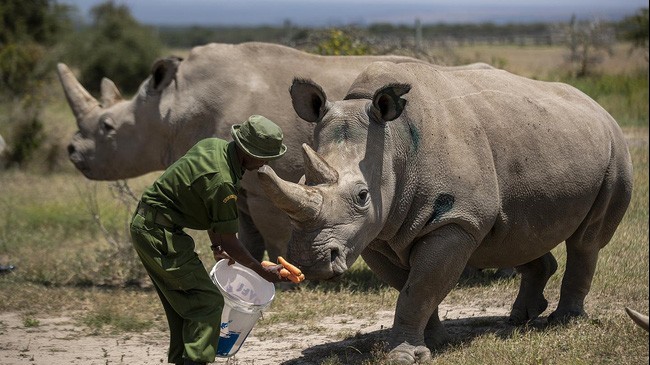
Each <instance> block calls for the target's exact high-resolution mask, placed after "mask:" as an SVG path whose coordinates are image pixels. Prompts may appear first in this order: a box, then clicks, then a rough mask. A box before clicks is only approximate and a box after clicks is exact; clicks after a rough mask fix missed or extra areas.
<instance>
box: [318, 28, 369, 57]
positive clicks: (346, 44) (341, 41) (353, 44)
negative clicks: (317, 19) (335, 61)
mask: <svg viewBox="0 0 650 365" xmlns="http://www.w3.org/2000/svg"><path fill="white" fill-rule="evenodd" d="M316 53H318V54H321V55H326V56H343V55H352V56H358V55H365V54H369V53H370V47H369V46H368V45H367V44H365V43H364V42H361V41H360V40H358V39H355V38H354V37H353V36H351V35H349V34H348V33H346V32H344V31H342V30H340V29H330V30H329V31H328V36H327V37H326V38H325V39H324V40H322V41H321V42H320V43H318V45H317V46H316Z"/></svg>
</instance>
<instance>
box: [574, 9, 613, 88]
mask: <svg viewBox="0 0 650 365" xmlns="http://www.w3.org/2000/svg"><path fill="white" fill-rule="evenodd" d="M565 34H566V45H567V47H569V51H570V53H569V56H568V57H567V60H568V61H569V62H570V63H571V64H573V65H575V69H574V70H573V72H574V74H575V76H577V77H582V76H586V75H588V74H589V73H590V72H591V68H592V66H593V65H595V64H598V63H600V62H602V60H603V57H602V55H603V52H606V53H608V54H612V52H613V51H612V44H613V43H614V35H613V32H612V28H611V27H610V26H609V25H608V24H606V23H604V22H601V21H599V20H592V21H578V20H577V19H576V16H575V15H573V16H572V17H571V21H570V22H569V25H568V26H567V27H566V29H565Z"/></svg>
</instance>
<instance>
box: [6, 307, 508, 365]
mask: <svg viewBox="0 0 650 365" xmlns="http://www.w3.org/2000/svg"><path fill="white" fill-rule="evenodd" d="M508 311H509V308H507V307H487V308H486V307H483V306H476V307H472V306H468V307H460V306H453V307H451V306H445V305H441V306H440V315H441V318H442V319H443V322H444V323H445V325H446V327H447V329H448V330H449V332H450V333H451V334H452V336H454V337H456V336H458V337H463V338H465V339H467V338H468V337H469V338H471V337H475V336H478V335H480V334H482V333H486V332H493V333H494V332H499V331H505V332H509V331H510V330H509V328H510V326H509V325H508V324H507V322H506V316H507V313H508ZM74 317H75V315H74V314H71V315H70V316H63V317H57V318H37V320H38V325H35V326H31V327H29V326H28V327H26V326H25V324H24V321H23V317H22V316H21V314H20V313H18V312H9V313H0V364H3V365H18V364H36V365H41V364H42V365H63V364H80V365H81V364H83V365H108V364H137V365H153V364H165V363H166V360H167V355H166V351H167V341H168V334H167V333H166V332H165V331H151V332H144V333H121V334H117V335H94V334H92V333H90V330H88V329H87V328H85V327H83V326H79V325H78V322H76V320H75V318H74ZM368 317H369V318H371V319H367V318H351V317H343V316H341V317H326V318H322V320H319V329H318V330H313V329H312V331H310V330H309V329H308V328H291V330H287V328H289V327H288V326H287V324H286V323H277V324H274V325H267V326H263V327H260V328H258V327H256V328H254V329H253V331H252V332H251V334H250V336H249V337H248V339H247V340H246V342H245V343H244V345H243V347H242V348H241V349H240V351H239V352H238V353H237V354H236V355H235V356H233V357H231V358H229V359H225V358H217V360H216V361H215V362H214V363H215V364H228V365H244V364H246V365H248V364H250V365H267V364H269V365H270V364H274V365H275V364H283V365H312V364H320V363H321V362H322V361H323V360H324V359H326V358H328V357H330V356H333V355H334V356H338V358H339V360H340V361H342V362H343V363H349V364H355V363H360V362H362V361H363V360H368V359H371V358H372V356H373V355H372V354H373V352H376V351H377V350H380V349H381V344H382V343H383V341H385V340H386V339H387V337H388V334H389V329H390V327H391V325H392V321H393V312H392V311H382V312H378V313H373V314H372V315H369V316H368ZM258 331H259V332H258ZM264 331H272V332H273V333H283V335H282V336H281V337H277V336H271V337H269V336H264V334H263V332H264ZM261 338H262V339H261Z"/></svg>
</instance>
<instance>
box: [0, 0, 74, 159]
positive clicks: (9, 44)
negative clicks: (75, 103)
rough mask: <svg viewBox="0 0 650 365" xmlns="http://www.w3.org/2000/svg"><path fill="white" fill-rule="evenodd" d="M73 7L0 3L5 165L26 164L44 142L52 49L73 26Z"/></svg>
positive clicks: (40, 0)
mask: <svg viewBox="0 0 650 365" xmlns="http://www.w3.org/2000/svg"><path fill="white" fill-rule="evenodd" d="M69 12H70V8H69V7H67V6H63V5H59V4H57V3H56V2H54V1H50V0H31V1H22V0H8V1H7V0H3V1H2V2H0V30H1V31H0V102H2V103H3V107H4V108H3V109H4V110H5V111H6V112H5V113H2V115H0V127H2V128H0V129H2V130H3V132H4V131H9V133H8V134H7V136H8V139H7V144H8V147H7V151H6V152H5V156H4V161H2V162H3V164H5V163H6V164H8V165H11V166H19V167H24V166H25V164H26V163H27V162H29V161H30V160H31V159H32V157H34V155H35V154H36V151H37V150H38V149H39V148H40V147H41V145H42V144H43V141H44V139H45V136H44V134H43V123H42V121H41V111H42V109H43V103H44V99H45V95H44V92H43V86H44V85H45V84H46V80H48V78H49V77H50V75H51V69H52V67H51V66H52V65H53V62H54V59H53V58H52V57H51V55H52V50H53V48H54V47H55V45H56V43H57V40H58V39H59V37H61V35H62V34H65V33H66V32H67V31H69V30H70V29H71V22H70V17H69Z"/></svg>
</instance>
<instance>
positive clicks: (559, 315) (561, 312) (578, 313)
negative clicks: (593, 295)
mask: <svg viewBox="0 0 650 365" xmlns="http://www.w3.org/2000/svg"><path fill="white" fill-rule="evenodd" d="M580 318H587V312H585V311H584V309H582V308H571V309H561V308H558V309H556V310H555V312H553V313H551V315H550V316H548V323H549V324H551V325H560V324H566V323H569V322H570V321H572V320H574V319H580Z"/></svg>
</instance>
